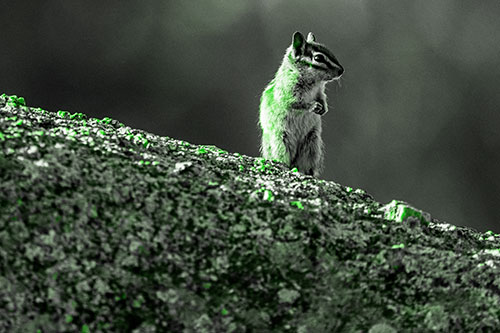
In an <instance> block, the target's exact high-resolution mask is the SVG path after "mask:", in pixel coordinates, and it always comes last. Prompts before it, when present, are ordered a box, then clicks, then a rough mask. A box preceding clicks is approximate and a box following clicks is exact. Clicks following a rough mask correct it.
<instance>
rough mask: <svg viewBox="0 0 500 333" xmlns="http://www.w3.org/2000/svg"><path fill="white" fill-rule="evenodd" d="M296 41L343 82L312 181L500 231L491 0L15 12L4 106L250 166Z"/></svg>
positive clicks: (36, 5) (6, 45)
mask: <svg viewBox="0 0 500 333" xmlns="http://www.w3.org/2000/svg"><path fill="white" fill-rule="evenodd" d="M296 30H299V31H301V32H303V33H304V34H306V33H307V32H309V31H312V32H314V34H315V35H316V39H317V41H319V42H321V43H323V44H325V45H327V46H328V47H329V48H330V49H331V50H332V51H333V52H334V53H335V55H336V56H337V58H338V59H339V61H340V63H341V64H342V65H343V66H344V68H345V69H346V72H345V74H344V76H343V78H342V80H341V81H340V85H338V84H336V83H335V82H333V83H330V84H329V85H328V86H327V87H328V96H329V106H330V112H329V113H328V114H327V115H326V116H325V117H324V118H323V126H324V129H323V140H324V141H325V144H326V165H325V171H324V172H323V174H322V176H321V177H322V178H324V179H327V180H333V181H335V182H338V183H340V184H343V185H346V186H350V187H353V188H362V189H364V190H366V191H367V192H368V193H370V194H372V195H373V196H374V198H375V199H376V200H377V201H380V202H383V203H385V202H389V201H390V200H392V199H401V200H404V201H407V202H409V203H411V204H412V205H414V206H415V207H418V208H420V209H423V210H425V211H428V212H429V213H431V214H432V215H433V216H434V217H436V218H439V219H441V220H444V221H446V222H449V223H452V224H456V225H464V226H470V227H474V228H476V229H478V230H480V231H486V230H493V231H494V232H497V233H500V218H499V217H498V214H497V212H496V210H497V209H498V207H497V204H498V203H499V199H500V164H499V160H500V132H499V125H500V113H499V111H500V110H499V105H500V37H499V36H500V2H499V1H498V0H483V1H474V2H473V1H455V0H439V1H432V0H427V1H410V0H380V1H369V0H334V1H332V0H307V1H304V0H302V1H298V0H286V1H285V0H252V1H251V0H225V1H222V0H199V1H181V0H178V1H177V0H169V1H132V0H119V1H118V0H114V1H112V0H108V1H92V2H89V1H77V0H73V1H63V0H45V1H25V0H19V1H10V2H9V3H8V4H7V3H6V4H4V5H3V6H2V10H1V11H0V36H1V41H2V45H1V47H0V66H1V69H2V74H1V75H0V93H7V94H17V95H20V96H24V97H25V98H26V100H27V103H28V105H30V106H40V107H42V108H44V109H47V110H50V111H57V110H60V109H61V110H67V111H70V112H83V113H86V114H87V115H89V116H92V117H99V118H102V117H104V116H109V117H111V118H114V119H118V120H119V121H121V122H123V123H125V124H126V125H128V126H131V127H135V128H141V129H144V130H147V131H149V132H152V133H155V134H158V135H162V136H170V137H173V138H176V139H182V140H185V141H188V142H191V143H195V144H214V145H217V146H218V147H220V148H223V149H225V150H228V151H229V152H239V153H242V154H246V155H250V156H258V154H259V150H258V147H259V140H260V139H259V136H260V132H259V128H258V126H257V119H258V107H259V98H260V94H261V92H262V90H263V89H264V87H265V86H266V85H267V83H268V82H269V81H270V80H271V79H272V78H273V77H274V74H275V72H276V70H277V69H278V67H279V65H280V62H281V59H282V57H283V54H284V52H285V49H286V48H287V47H288V45H289V44H290V43H291V38H292V33H293V32H294V31H296Z"/></svg>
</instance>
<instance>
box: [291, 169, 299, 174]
mask: <svg viewBox="0 0 500 333" xmlns="http://www.w3.org/2000/svg"><path fill="white" fill-rule="evenodd" d="M290 172H293V173H298V172H299V169H297V168H293V169H292V170H290Z"/></svg>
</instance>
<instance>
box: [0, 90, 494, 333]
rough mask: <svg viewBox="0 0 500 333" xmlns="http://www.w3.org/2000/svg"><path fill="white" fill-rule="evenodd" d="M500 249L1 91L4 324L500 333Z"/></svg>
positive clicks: (346, 192) (294, 179)
mask: <svg viewBox="0 0 500 333" xmlns="http://www.w3.org/2000/svg"><path fill="white" fill-rule="evenodd" d="M499 248H500V236H499V235H495V234H493V233H492V232H488V233H484V234H482V233H479V232H477V231H475V230H471V229H468V228H463V227H456V226H453V225H450V224H446V223H442V222H439V221H437V220H432V219H431V218H430V216H429V215H428V214H425V213H423V212H420V211H418V210H417V209H414V208H412V207H410V206H408V205H407V204H404V203H401V202H393V203H391V204H389V205H386V206H382V205H381V204H379V203H378V202H375V201H374V200H373V199H372V198H371V197H370V196H369V195H368V194H366V193H365V192H364V191H362V190H352V189H351V188H348V187H343V186H341V185H339V184H336V183H334V182H330V181H322V180H317V179H315V178H312V177H309V176H304V175H301V174H299V173H297V172H294V171H293V170H292V171H290V170H288V169H287V168H286V167H285V166H284V165H282V164H279V163H275V162H271V161H265V160H263V159H261V158H252V157H248V156H242V155H240V154H229V153H228V152H226V151H224V150H222V149H219V148H217V147H213V146H198V145H193V144H189V143H187V142H183V141H179V140H174V139H171V138H167V137H159V136H156V135H153V134H150V133H147V132H144V131H140V130H136V129H133V128H130V127H127V126H124V125H123V124H120V123H119V122H117V121H116V120H112V119H109V118H104V119H102V120H98V119H88V118H87V117H86V116H85V115H84V114H81V113H75V114H70V113H69V112H66V111H59V112H47V111H45V110H42V109H40V108H28V107H26V106H25V102H24V99H23V98H17V97H16V96H6V95H2V96H1V97H0V331H1V332H301V333H306V332H367V331H370V332H382V331H387V332H480V331H483V332H495V331H496V332H500V268H499V265H500V250H499ZM391 330H392V331H391Z"/></svg>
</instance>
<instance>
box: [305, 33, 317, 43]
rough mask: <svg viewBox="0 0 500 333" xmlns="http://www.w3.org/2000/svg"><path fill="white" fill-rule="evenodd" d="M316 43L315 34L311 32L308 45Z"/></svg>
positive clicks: (308, 36) (308, 35)
mask: <svg viewBox="0 0 500 333" xmlns="http://www.w3.org/2000/svg"><path fill="white" fill-rule="evenodd" d="M315 41H316V37H314V35H313V33H312V32H310V33H309V34H307V42H308V43H311V42H315Z"/></svg>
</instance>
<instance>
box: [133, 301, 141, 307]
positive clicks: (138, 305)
mask: <svg viewBox="0 0 500 333" xmlns="http://www.w3.org/2000/svg"><path fill="white" fill-rule="evenodd" d="M132 306H133V307H134V308H140V307H141V302H140V301H138V300H135V301H134V302H133V303H132Z"/></svg>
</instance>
